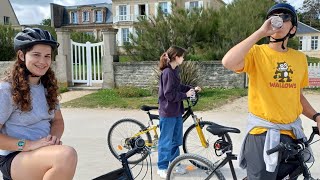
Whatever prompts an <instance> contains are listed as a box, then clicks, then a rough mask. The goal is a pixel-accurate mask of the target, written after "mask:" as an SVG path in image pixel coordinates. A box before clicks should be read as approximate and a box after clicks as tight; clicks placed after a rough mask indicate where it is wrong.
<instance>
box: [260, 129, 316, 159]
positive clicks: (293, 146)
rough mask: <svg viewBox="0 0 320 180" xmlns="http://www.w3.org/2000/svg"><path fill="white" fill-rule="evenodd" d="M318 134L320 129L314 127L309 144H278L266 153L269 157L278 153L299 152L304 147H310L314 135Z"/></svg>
mask: <svg viewBox="0 0 320 180" xmlns="http://www.w3.org/2000/svg"><path fill="white" fill-rule="evenodd" d="M316 134H317V135H319V129H318V127H316V126H313V127H312V133H311V135H310V138H309V140H308V141H307V142H304V143H303V142H300V143H298V144H296V143H289V142H287V143H282V142H280V144H278V145H277V146H276V147H274V148H272V149H269V150H267V152H266V153H267V154H268V155H270V154H273V153H275V152H278V151H279V152H282V151H297V150H298V149H303V148H304V146H308V145H309V144H310V143H311V142H312V140H313V138H314V135H316ZM299 144H300V145H299ZM301 146H302V147H301Z"/></svg>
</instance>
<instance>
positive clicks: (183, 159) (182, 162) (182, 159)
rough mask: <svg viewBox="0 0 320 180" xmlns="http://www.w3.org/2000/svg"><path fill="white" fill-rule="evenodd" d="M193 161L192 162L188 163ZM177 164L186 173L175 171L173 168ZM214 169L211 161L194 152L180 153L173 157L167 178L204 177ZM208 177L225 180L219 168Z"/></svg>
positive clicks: (170, 179) (176, 179) (175, 179)
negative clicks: (199, 166) (199, 165)
mask: <svg viewBox="0 0 320 180" xmlns="http://www.w3.org/2000/svg"><path fill="white" fill-rule="evenodd" d="M190 162H193V163H190ZM194 164H201V166H202V167H206V168H205V169H201V168H198V167H197V166H195V165H194ZM177 166H180V167H179V168H185V169H186V171H187V173H186V174H179V173H176V172H175V169H176V167H177ZM214 169H215V167H214V165H213V164H212V162H210V161H209V160H208V159H206V158H204V157H201V156H199V155H196V154H182V155H180V156H178V157H177V158H176V159H174V160H173V161H172V162H171V164H170V166H169V168H168V172H167V178H166V179H167V180H173V179H174V180H179V179H186V178H189V179H193V180H197V179H199V180H200V179H201V180H204V179H206V178H207V177H208V176H209V175H210V174H211V172H212V171H213V170H214ZM210 179H219V180H225V178H224V175H223V174H222V173H221V171H220V170H219V169H217V170H216V171H215V172H214V175H213V176H212V177H211V178H210Z"/></svg>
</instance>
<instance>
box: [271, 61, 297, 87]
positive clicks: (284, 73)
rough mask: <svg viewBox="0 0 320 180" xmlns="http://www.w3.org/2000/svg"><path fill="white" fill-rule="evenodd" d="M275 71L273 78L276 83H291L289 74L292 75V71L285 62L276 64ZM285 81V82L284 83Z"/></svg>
mask: <svg viewBox="0 0 320 180" xmlns="http://www.w3.org/2000/svg"><path fill="white" fill-rule="evenodd" d="M277 64H278V66H277V69H276V72H275V73H274V74H275V75H274V76H273V78H274V79H276V80H277V81H278V82H291V81H292V79H291V78H290V74H293V71H292V69H289V67H290V66H289V65H288V64H287V63H286V62H279V63H277ZM285 80H286V81H285Z"/></svg>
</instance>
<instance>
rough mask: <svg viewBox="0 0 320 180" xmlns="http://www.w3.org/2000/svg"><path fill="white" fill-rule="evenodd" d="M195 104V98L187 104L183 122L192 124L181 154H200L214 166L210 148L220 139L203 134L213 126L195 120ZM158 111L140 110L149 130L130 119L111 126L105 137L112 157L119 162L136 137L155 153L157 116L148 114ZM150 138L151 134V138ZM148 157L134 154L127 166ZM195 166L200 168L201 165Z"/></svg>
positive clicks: (144, 153)
mask: <svg viewBox="0 0 320 180" xmlns="http://www.w3.org/2000/svg"><path fill="white" fill-rule="evenodd" d="M198 100H199V95H198V94H196V98H194V99H193V100H192V101H191V100H189V99H188V100H187V104H188V106H187V108H185V113H184V115H183V122H185V121H186V120H187V119H188V118H189V117H190V116H191V117H192V120H193V124H192V125H191V126H189V127H188V128H187V130H186V131H185V132H184V135H183V151H184V153H194V154H199V155H201V156H203V157H206V158H207V159H209V160H211V161H213V162H215V161H216V160H218V157H217V156H216V155H215V154H214V153H212V152H213V151H214V149H213V144H214V142H216V140H217V139H220V138H219V137H218V136H215V135H213V134H211V133H209V132H208V131H206V130H205V128H206V127H208V126H210V125H212V124H213V122H210V121H202V118H198V117H197V115H195V114H194V112H193V110H192V107H193V106H195V105H196V104H197V102H198ZM157 109H158V107H154V106H146V105H144V106H142V107H141V110H143V111H146V113H147V114H148V116H149V121H148V126H145V125H144V124H143V123H141V122H140V121H138V120H135V119H131V118H125V119H121V120H119V121H117V122H115V123H114V124H113V125H112V126H111V128H110V130H109V132H108V135H107V141H108V147H109V149H110V151H111V153H112V154H113V155H114V156H115V157H116V158H118V157H119V155H120V154H122V153H126V152H128V151H129V150H131V149H132V148H133V147H132V145H131V144H130V143H129V142H130V141H131V139H134V138H137V137H141V138H142V139H144V140H145V144H146V146H147V147H149V148H151V149H154V150H156V147H157V144H158V138H159V133H158V132H157V130H158V128H159V125H157V124H155V123H154V121H158V120H159V115H157V114H152V113H151V112H150V111H151V110H157ZM151 134H153V136H152V137H151ZM225 139H226V140H227V141H228V142H230V143H232V142H231V138H230V136H229V135H228V134H226V135H225ZM148 153H149V151H142V152H141V153H140V154H136V155H135V156H132V157H131V158H130V159H128V163H129V164H136V163H139V162H141V161H143V160H144V159H145V158H146V157H147V156H148ZM197 166H198V167H199V168H202V166H201V164H199V165H197ZM203 168H204V167H203Z"/></svg>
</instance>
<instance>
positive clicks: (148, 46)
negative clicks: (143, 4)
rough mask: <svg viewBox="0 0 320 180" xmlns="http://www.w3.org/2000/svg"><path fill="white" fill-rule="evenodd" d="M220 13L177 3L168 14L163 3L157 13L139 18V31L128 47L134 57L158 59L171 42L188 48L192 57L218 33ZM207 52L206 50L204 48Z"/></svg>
mask: <svg viewBox="0 0 320 180" xmlns="http://www.w3.org/2000/svg"><path fill="white" fill-rule="evenodd" d="M217 21H218V16H217V13H213V10H204V9H193V10H185V9H183V8H177V7H176V6H175V5H173V10H172V14H164V13H163V12H162V11H161V9H160V7H159V9H158V15H157V17H155V16H153V17H151V18H149V19H142V18H141V19H139V22H138V23H136V24H135V26H134V27H135V29H136V32H135V34H131V35H130V41H131V42H130V43H127V44H125V50H126V53H127V54H128V55H130V56H131V57H132V58H133V59H134V60H140V61H150V60H155V61H156V60H158V59H159V57H160V55H161V54H162V53H163V52H164V51H165V50H167V49H168V48H169V47H170V46H171V45H178V46H181V47H183V48H185V49H187V50H188V52H189V53H188V54H189V56H190V57H191V56H192V55H195V52H196V51H198V50H199V49H201V48H203V47H205V46H204V43H202V42H207V41H208V42H209V41H212V39H215V38H214V37H215V36H216V35H217V33H216V32H217ZM203 52H204V53H206V51H203Z"/></svg>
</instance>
